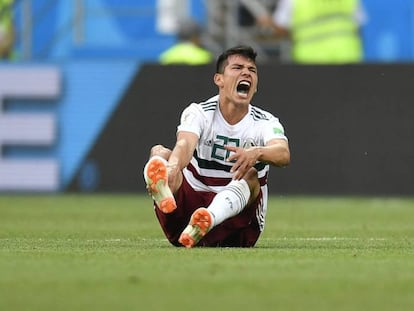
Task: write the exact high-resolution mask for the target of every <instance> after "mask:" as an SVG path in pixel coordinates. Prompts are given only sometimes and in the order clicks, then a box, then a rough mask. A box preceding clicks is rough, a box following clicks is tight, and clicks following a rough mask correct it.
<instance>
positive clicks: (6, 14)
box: [0, 0, 14, 60]
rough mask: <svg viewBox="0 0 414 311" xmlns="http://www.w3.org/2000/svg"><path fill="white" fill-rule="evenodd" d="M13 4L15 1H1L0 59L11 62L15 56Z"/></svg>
mask: <svg viewBox="0 0 414 311" xmlns="http://www.w3.org/2000/svg"><path fill="white" fill-rule="evenodd" d="M13 2H14V0H0V59H6V60H9V59H11V58H12V55H13V45H14V26H13V11H12V5H13Z"/></svg>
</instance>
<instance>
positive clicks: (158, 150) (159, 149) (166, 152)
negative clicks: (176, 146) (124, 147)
mask: <svg viewBox="0 0 414 311" xmlns="http://www.w3.org/2000/svg"><path fill="white" fill-rule="evenodd" d="M170 154H171V150H170V149H168V148H166V147H164V146H163V145H155V146H153V147H152V148H151V152H150V156H151V157H153V156H156V155H157V156H160V157H162V158H164V159H168V158H169V157H170Z"/></svg>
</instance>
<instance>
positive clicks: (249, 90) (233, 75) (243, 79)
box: [215, 55, 258, 104]
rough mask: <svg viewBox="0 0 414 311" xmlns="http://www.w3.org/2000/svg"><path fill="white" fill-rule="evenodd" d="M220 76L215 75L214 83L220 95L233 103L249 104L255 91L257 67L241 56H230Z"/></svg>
mask: <svg viewBox="0 0 414 311" xmlns="http://www.w3.org/2000/svg"><path fill="white" fill-rule="evenodd" d="M227 62H228V64H227V66H226V67H225V68H224V72H223V73H222V74H216V76H215V83H216V84H217V86H218V87H219V88H220V93H221V94H222V95H224V96H225V98H226V99H227V100H230V101H231V102H234V103H241V104H243V103H244V104H249V103H250V101H251V100H252V98H253V95H254V93H256V90H257V81H258V77H257V67H256V65H255V63H254V62H253V61H252V60H251V59H249V58H247V57H244V56H242V55H231V56H229V57H228V59H227Z"/></svg>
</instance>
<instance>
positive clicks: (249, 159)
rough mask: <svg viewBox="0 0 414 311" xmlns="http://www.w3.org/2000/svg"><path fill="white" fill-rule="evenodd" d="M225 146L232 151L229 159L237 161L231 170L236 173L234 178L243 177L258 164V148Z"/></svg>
mask: <svg viewBox="0 0 414 311" xmlns="http://www.w3.org/2000/svg"><path fill="white" fill-rule="evenodd" d="M224 148H225V149H226V150H228V151H231V152H232V154H231V155H230V156H229V157H228V158H227V161H229V162H233V161H236V162H235V163H234V164H233V167H232V168H231V170H230V172H231V173H233V174H234V175H233V179H236V180H239V179H242V178H243V177H244V175H246V173H247V172H248V171H249V169H251V168H252V167H253V166H254V165H255V164H256V162H257V160H258V157H259V151H258V150H257V148H249V149H244V148H241V147H235V146H224Z"/></svg>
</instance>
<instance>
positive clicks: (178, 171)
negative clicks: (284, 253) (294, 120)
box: [144, 46, 290, 248]
mask: <svg viewBox="0 0 414 311" xmlns="http://www.w3.org/2000/svg"><path fill="white" fill-rule="evenodd" d="M255 59H256V52H255V51H254V50H253V49H252V48H251V47H247V46H238V47H234V48H230V49H228V50H227V51H225V52H223V53H222V54H221V55H220V56H219V57H218V59H217V63H216V73H215V75H214V83H215V84H216V85H217V87H218V95H216V96H214V97H212V98H210V99H208V100H206V101H205V102H202V103H198V104H196V103H192V104H190V105H189V106H188V107H187V108H185V109H184V111H183V112H182V114H181V121H180V124H179V125H178V129H177V140H176V143H175V146H174V148H173V149H172V150H170V149H168V148H166V147H164V146H162V145H156V146H153V147H152V148H151V152H150V158H149V161H148V162H147V164H146V165H145V167H144V179H145V181H146V183H147V190H148V192H149V194H150V195H151V196H152V198H153V200H154V204H155V213H156V215H157V218H158V220H159V223H160V225H161V227H162V229H163V231H164V233H165V236H166V237H167V239H168V240H169V241H170V243H171V244H173V245H176V246H182V245H183V246H185V247H187V248H190V247H194V246H209V247H252V246H254V245H255V244H256V242H257V240H258V238H259V236H260V233H261V232H262V231H263V228H264V223H265V215H266V209H267V198H268V190H267V177H268V172H269V165H274V166H278V167H283V166H286V165H288V164H289V162H290V151H289V145H288V140H287V138H286V136H285V133H284V128H283V126H282V125H281V123H280V122H279V119H278V118H276V117H275V116H273V115H272V114H271V113H269V112H266V111H264V110H262V109H260V108H257V107H255V106H252V105H251V104H250V102H251V100H252V98H253V96H254V94H255V93H256V91H257V84H258V74H257V66H256V63H255Z"/></svg>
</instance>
